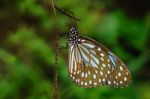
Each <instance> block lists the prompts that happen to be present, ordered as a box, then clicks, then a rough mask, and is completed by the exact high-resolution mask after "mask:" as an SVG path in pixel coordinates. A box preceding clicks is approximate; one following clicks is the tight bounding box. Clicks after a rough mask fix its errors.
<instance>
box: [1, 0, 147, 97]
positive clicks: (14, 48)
mask: <svg viewBox="0 0 150 99" xmlns="http://www.w3.org/2000/svg"><path fill="white" fill-rule="evenodd" d="M50 2H51V0H0V99H52V96H53V91H54V83H53V78H54V58H55V54H54V51H55V49H54V45H55V41H56V39H55V37H54V36H55V25H56V24H55V20H54V13H53V9H52V6H51V4H50ZM55 2H56V5H57V6H58V7H60V8H63V9H65V10H66V11H72V12H74V15H75V16H76V17H77V18H79V19H80V20H81V21H80V22H77V27H78V30H79V32H80V34H81V35H85V36H88V37H91V38H93V39H95V40H97V41H98V42H101V43H102V44H103V45H105V46H107V47H108V48H109V49H110V50H112V51H113V52H114V53H115V54H116V55H117V56H119V57H120V58H121V59H122V60H123V61H124V62H125V63H126V64H127V66H128V68H129V70H130V71H131V74H132V79H133V83H132V84H131V85H130V86H128V87H127V88H121V89H120V88H118V89H116V88H108V87H98V88H91V89H84V88H80V87H77V86H76V85H75V84H74V83H72V81H71V80H70V79H69V77H68V59H67V56H68V52H67V51H68V50H67V49H66V50H60V51H59V62H58V63H59V66H58V73H59V75H58V76H59V77H58V87H59V96H60V98H61V99H150V68H149V67H150V32H149V29H150V2H149V0H55ZM57 22H58V23H57V25H58V27H59V32H69V31H68V26H67V24H68V23H70V19H69V18H68V17H67V16H64V15H62V14H61V13H60V12H57ZM66 41H67V39H66V38H61V39H60V40H59V45H65V43H66Z"/></svg>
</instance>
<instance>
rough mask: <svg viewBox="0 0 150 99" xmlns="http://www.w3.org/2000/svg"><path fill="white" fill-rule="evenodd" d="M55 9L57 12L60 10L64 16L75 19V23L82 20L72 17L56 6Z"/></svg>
mask: <svg viewBox="0 0 150 99" xmlns="http://www.w3.org/2000/svg"><path fill="white" fill-rule="evenodd" d="M54 7H55V8H56V10H58V11H59V12H61V13H62V14H64V15H66V16H68V17H69V18H71V19H74V20H75V21H80V19H77V18H76V17H75V16H73V15H71V14H70V13H68V12H66V11H65V10H63V9H60V8H58V7H57V6H56V5H54Z"/></svg>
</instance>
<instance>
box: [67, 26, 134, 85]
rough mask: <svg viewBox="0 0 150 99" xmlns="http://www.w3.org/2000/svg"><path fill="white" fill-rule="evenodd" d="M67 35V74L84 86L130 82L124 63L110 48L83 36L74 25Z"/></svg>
mask: <svg viewBox="0 0 150 99" xmlns="http://www.w3.org/2000/svg"><path fill="white" fill-rule="evenodd" d="M70 31H71V33H70V36H69V43H68V44H69V75H70V77H71V79H72V80H73V81H74V82H75V83H76V84H77V85H79V86H81V87H85V88H91V87H97V86H101V85H106V86H112V87H124V86H127V85H128V84H129V83H131V75H130V72H129V71H128V69H127V67H126V65H125V64H124V63H123V62H122V61H121V60H120V59H119V58H118V57H117V56H115V55H114V54H113V53H112V52H111V51H110V50H108V49H107V48H106V47H104V46H103V45H101V44H100V43H98V42H96V41H95V40H93V39H90V38H88V37H85V36H80V35H78V32H77V31H76V29H75V28H74V27H72V28H71V29H70Z"/></svg>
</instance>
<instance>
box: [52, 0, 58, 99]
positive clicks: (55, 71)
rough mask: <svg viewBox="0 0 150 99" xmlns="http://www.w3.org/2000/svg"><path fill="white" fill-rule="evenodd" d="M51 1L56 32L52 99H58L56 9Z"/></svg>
mask: <svg viewBox="0 0 150 99" xmlns="http://www.w3.org/2000/svg"><path fill="white" fill-rule="evenodd" d="M51 1H52V7H53V11H54V15H55V31H56V32H55V34H56V42H55V49H56V50H55V67H54V68H55V69H54V86H55V89H54V94H53V98H54V99H59V96H58V51H59V49H58V26H57V15H56V9H55V2H54V0H51Z"/></svg>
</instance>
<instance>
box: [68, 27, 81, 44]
mask: <svg viewBox="0 0 150 99" xmlns="http://www.w3.org/2000/svg"><path fill="white" fill-rule="evenodd" d="M79 42H80V39H78V34H77V30H76V28H75V27H71V28H70V35H69V45H74V46H76V45H77V44H78V43H79Z"/></svg>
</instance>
